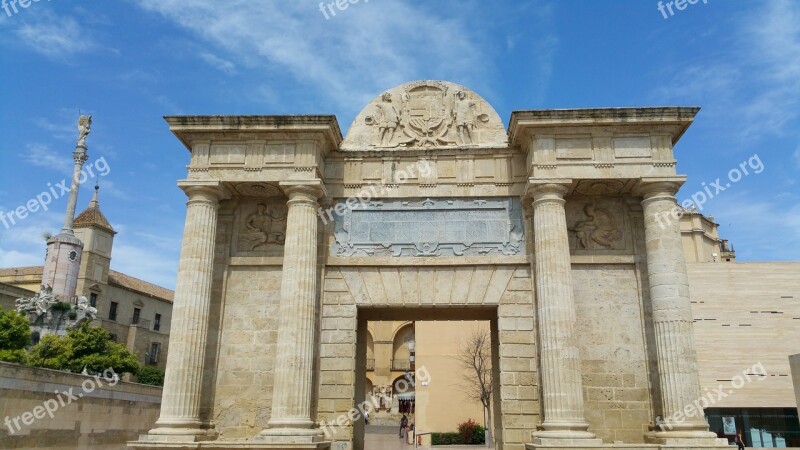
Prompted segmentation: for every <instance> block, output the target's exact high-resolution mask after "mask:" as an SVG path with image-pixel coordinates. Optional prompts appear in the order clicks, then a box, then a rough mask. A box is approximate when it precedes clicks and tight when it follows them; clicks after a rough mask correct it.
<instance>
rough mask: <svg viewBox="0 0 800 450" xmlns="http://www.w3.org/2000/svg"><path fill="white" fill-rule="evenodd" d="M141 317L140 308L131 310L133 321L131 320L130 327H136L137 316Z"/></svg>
mask: <svg viewBox="0 0 800 450" xmlns="http://www.w3.org/2000/svg"><path fill="white" fill-rule="evenodd" d="M141 315H142V310H141V309H140V308H133V319H131V325H136V324H138V323H139V316H141Z"/></svg>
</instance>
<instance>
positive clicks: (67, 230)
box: [61, 145, 89, 234]
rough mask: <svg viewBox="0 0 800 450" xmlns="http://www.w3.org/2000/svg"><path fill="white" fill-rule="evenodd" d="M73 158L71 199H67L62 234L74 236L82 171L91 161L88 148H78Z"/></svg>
mask: <svg viewBox="0 0 800 450" xmlns="http://www.w3.org/2000/svg"><path fill="white" fill-rule="evenodd" d="M72 158H73V159H74V160H75V165H74V166H73V168H72V184H71V185H70V188H69V198H68V199H67V212H66V214H64V226H63V227H61V233H63V234H73V231H72V222H73V221H75V208H76V206H77V205H78V189H79V188H80V187H81V184H80V179H81V171H82V170H83V164H84V163H85V162H86V160H87V159H89V155H88V154H87V153H86V146H85V145H84V146H78V147H76V148H75V151H74V152H73V153H72Z"/></svg>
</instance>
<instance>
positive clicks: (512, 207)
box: [333, 199, 525, 257]
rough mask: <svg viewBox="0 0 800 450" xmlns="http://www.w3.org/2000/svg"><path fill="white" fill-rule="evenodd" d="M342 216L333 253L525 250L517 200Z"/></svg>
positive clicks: (405, 205)
mask: <svg viewBox="0 0 800 450" xmlns="http://www.w3.org/2000/svg"><path fill="white" fill-rule="evenodd" d="M337 209H338V210H339V211H341V210H344V211H345V212H344V214H341V215H336V216H335V221H336V226H335V242H334V244H333V255H335V256H340V257H346V256H395V257H408V256H412V257H413V256H464V255H519V254H523V253H524V251H525V249H524V228H523V222H522V209H521V206H520V202H519V200H517V199H475V200H462V199H452V200H451V199H425V200H385V201H373V202H368V203H360V204H356V205H354V207H353V208H352V209H350V208H343V207H339V208H337Z"/></svg>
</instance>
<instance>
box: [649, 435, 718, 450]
mask: <svg viewBox="0 0 800 450" xmlns="http://www.w3.org/2000/svg"><path fill="white" fill-rule="evenodd" d="M646 437H647V442H650V443H653V444H657V445H658V446H659V448H664V449H668V448H672V449H687V450H693V449H709V448H727V449H730V448H731V447H730V445H728V440H727V439H724V438H718V437H717V435H716V434H715V433H712V432H710V431H654V432H651V433H648V434H647V436H646Z"/></svg>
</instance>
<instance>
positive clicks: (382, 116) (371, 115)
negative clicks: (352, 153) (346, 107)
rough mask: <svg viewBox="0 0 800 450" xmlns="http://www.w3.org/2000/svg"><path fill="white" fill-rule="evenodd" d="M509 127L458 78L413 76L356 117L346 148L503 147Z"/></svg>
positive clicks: (387, 92)
mask: <svg viewBox="0 0 800 450" xmlns="http://www.w3.org/2000/svg"><path fill="white" fill-rule="evenodd" d="M506 143H507V137H506V133H505V127H504V126H503V123H502V122H501V121H500V117H499V116H498V115H497V113H496V112H495V110H494V109H493V108H492V107H491V106H490V105H489V104H488V103H487V102H486V101H485V100H483V99H482V98H481V97H480V96H479V95H478V94H476V93H474V92H472V91H470V90H469V89H467V88H465V87H463V86H459V85H457V84H454V83H449V82H444V81H415V82H411V83H406V84H404V85H402V86H398V87H396V88H394V89H391V90H389V91H386V92H384V93H383V94H381V95H380V96H378V97H377V98H376V99H374V100H373V101H372V102H370V104H368V105H367V106H366V107H365V108H364V109H363V110H362V111H361V113H360V114H359V115H358V117H356V120H355V121H354V122H353V124H352V125H351V126H350V130H349V132H348V134H347V137H346V138H345V140H344V142H343V143H342V150H380V149H396V148H440V147H504V146H506Z"/></svg>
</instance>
